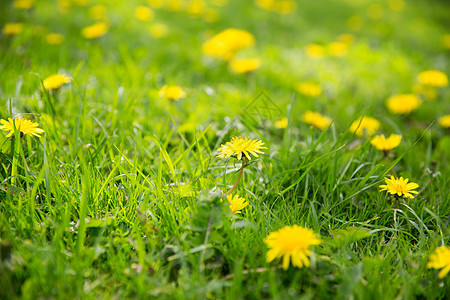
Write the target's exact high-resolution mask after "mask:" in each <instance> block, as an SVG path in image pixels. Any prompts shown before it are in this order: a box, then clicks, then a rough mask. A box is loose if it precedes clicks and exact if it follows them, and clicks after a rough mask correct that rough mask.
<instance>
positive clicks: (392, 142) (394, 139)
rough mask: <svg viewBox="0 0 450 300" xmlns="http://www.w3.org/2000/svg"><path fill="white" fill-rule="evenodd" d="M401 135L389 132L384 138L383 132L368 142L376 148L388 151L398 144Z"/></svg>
mask: <svg viewBox="0 0 450 300" xmlns="http://www.w3.org/2000/svg"><path fill="white" fill-rule="evenodd" d="M401 140H402V136H401V135H399V134H391V135H390V136H389V137H388V138H385V136H384V134H380V135H377V136H376V137H374V138H373V139H372V140H371V141H370V143H371V144H372V145H373V146H375V147H376V148H377V149H378V150H382V151H389V150H392V149H394V148H395V147H397V146H398V145H400V141H401Z"/></svg>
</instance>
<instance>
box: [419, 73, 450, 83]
mask: <svg viewBox="0 0 450 300" xmlns="http://www.w3.org/2000/svg"><path fill="white" fill-rule="evenodd" d="M418 79H419V82H420V83H421V84H423V85H429V86H434V87H444V86H447V85H448V77H447V75H446V74H445V73H443V72H440V71H437V70H428V71H423V72H421V73H419V76H418Z"/></svg>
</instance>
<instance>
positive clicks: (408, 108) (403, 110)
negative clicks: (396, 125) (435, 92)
mask: <svg viewBox="0 0 450 300" xmlns="http://www.w3.org/2000/svg"><path fill="white" fill-rule="evenodd" d="M420 104H421V103H420V99H419V98H418V97H417V96H416V95H414V94H403V95H397V96H392V97H390V98H389V99H388V100H387V101H386V106H387V108H388V109H389V111H390V112H391V113H393V114H400V115H407V114H409V113H410V112H412V111H413V110H415V109H417V108H418V107H419V106H420Z"/></svg>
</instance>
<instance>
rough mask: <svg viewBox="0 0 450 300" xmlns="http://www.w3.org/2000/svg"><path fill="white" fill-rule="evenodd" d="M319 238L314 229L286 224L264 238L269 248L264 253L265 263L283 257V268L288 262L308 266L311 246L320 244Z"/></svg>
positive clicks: (285, 267) (287, 266)
mask: <svg viewBox="0 0 450 300" xmlns="http://www.w3.org/2000/svg"><path fill="white" fill-rule="evenodd" d="M320 242H321V241H320V239H319V238H318V237H317V236H316V234H315V233H314V231H312V230H311V229H308V228H303V227H301V226H298V225H294V226H286V227H283V228H281V229H279V230H278V231H275V232H271V233H270V234H269V235H268V236H267V237H266V238H265V239H264V243H266V245H267V247H268V248H270V249H269V251H267V254H266V261H267V263H270V262H272V261H273V260H274V259H276V258H281V257H282V258H283V269H284V270H287V269H288V268H289V263H290V262H291V261H292V265H293V266H295V267H297V268H303V266H305V267H309V256H310V255H311V247H312V246H315V245H319V244H320Z"/></svg>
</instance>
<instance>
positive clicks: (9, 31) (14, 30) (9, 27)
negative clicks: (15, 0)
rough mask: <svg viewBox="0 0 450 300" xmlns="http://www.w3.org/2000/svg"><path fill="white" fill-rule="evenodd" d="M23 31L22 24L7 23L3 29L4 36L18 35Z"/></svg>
mask: <svg viewBox="0 0 450 300" xmlns="http://www.w3.org/2000/svg"><path fill="white" fill-rule="evenodd" d="M22 30H23V24H22V23H6V24H5V26H4V27H3V34H4V35H16V34H19V33H21V32H22Z"/></svg>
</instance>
